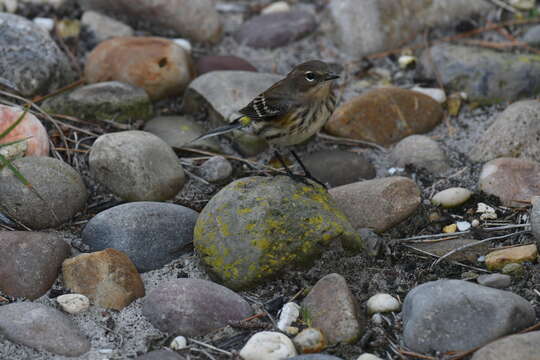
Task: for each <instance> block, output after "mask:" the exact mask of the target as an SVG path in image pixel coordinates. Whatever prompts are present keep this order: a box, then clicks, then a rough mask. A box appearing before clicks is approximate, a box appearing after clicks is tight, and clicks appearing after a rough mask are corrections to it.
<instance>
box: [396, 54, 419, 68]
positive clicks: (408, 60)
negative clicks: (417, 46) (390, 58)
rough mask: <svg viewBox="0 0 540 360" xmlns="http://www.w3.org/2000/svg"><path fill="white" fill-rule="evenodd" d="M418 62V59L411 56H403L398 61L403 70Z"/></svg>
mask: <svg viewBox="0 0 540 360" xmlns="http://www.w3.org/2000/svg"><path fill="white" fill-rule="evenodd" d="M415 62H416V57H414V56H411V55H401V56H400V57H399V59H398V64H399V67H400V68H402V69H406V68H407V67H408V66H409V65H411V64H414V63H415Z"/></svg>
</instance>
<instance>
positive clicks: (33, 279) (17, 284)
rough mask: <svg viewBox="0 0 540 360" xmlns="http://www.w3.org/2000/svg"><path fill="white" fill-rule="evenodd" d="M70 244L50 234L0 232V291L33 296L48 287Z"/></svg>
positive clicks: (43, 291) (27, 296)
mask: <svg viewBox="0 0 540 360" xmlns="http://www.w3.org/2000/svg"><path fill="white" fill-rule="evenodd" d="M70 254H71V251H70V246H69V245H68V244H67V243H66V242H65V241H63V240H62V239H61V238H60V237H59V236H58V235H56V234H54V233H39V232H29V231H1V232H0V290H2V292H4V293H5V294H7V295H9V296H15V297H19V296H21V297H26V298H29V299H36V298H38V297H40V296H41V295H43V294H45V293H46V292H47V290H49V289H50V288H51V286H52V285H53V284H54V281H55V280H56V278H57V277H58V274H59V272H60V267H61V266H62V262H63V261H64V260H65V259H66V258H67V257H68V256H69V255H70Z"/></svg>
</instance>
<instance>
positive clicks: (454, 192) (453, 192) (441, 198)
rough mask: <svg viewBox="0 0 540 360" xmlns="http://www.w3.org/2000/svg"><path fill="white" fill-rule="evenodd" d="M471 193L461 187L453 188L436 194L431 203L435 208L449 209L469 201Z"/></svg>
mask: <svg viewBox="0 0 540 360" xmlns="http://www.w3.org/2000/svg"><path fill="white" fill-rule="evenodd" d="M471 195H472V191H470V190H469V189H465V188H461V187H453V188H449V189H446V190H443V191H439V192H438V193H436V194H435V195H434V196H433V198H432V199H431V203H432V204H433V205H435V206H439V205H440V206H442V207H445V208H451V207H455V206H459V205H461V204H463V203H464V202H465V201H467V200H469V198H470V197H471Z"/></svg>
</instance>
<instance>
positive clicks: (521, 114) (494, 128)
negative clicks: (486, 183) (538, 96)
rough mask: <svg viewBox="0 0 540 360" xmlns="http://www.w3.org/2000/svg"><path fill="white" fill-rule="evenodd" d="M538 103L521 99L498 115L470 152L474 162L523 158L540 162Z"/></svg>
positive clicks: (539, 106) (539, 110)
mask: <svg viewBox="0 0 540 360" xmlns="http://www.w3.org/2000/svg"><path fill="white" fill-rule="evenodd" d="M539 133H540V102H539V101H537V100H523V101H518V102H515V103H513V104H512V105H510V106H508V107H507V108H506V109H505V110H504V111H503V112H502V113H500V114H498V115H497V118H496V119H495V121H494V122H493V124H492V125H491V126H490V127H489V128H488V129H487V130H486V131H485V132H484V133H483V135H482V137H481V138H480V140H479V141H478V142H477V143H476V144H475V146H474V148H473V149H472V152H471V154H470V157H471V160H473V161H489V160H493V159H495V158H498V157H523V158H528V159H532V160H535V161H540V146H538V134H539Z"/></svg>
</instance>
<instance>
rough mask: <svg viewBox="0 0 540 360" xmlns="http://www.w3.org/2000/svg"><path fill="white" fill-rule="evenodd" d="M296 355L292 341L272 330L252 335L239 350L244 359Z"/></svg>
mask: <svg viewBox="0 0 540 360" xmlns="http://www.w3.org/2000/svg"><path fill="white" fill-rule="evenodd" d="M296 355H297V353H296V349H295V347H294V344H293V342H292V341H291V340H290V339H289V338H288V337H287V336H285V335H283V334H281V333H278V332H273V331H263V332H260V333H257V334H255V335H253V336H252V337H251V338H249V340H248V342H247V343H246V345H244V347H243V348H242V350H240V356H241V357H242V359H244V360H281V359H287V358H290V357H293V356H296Z"/></svg>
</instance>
